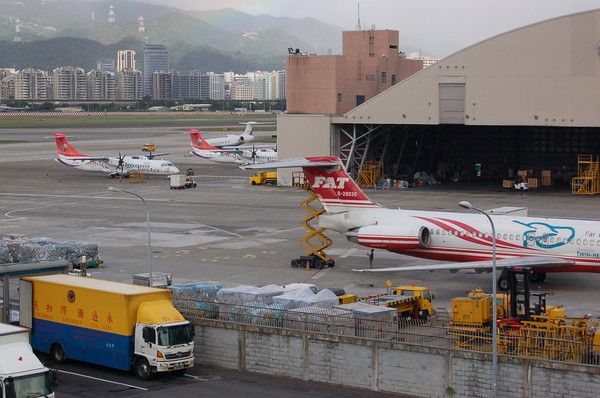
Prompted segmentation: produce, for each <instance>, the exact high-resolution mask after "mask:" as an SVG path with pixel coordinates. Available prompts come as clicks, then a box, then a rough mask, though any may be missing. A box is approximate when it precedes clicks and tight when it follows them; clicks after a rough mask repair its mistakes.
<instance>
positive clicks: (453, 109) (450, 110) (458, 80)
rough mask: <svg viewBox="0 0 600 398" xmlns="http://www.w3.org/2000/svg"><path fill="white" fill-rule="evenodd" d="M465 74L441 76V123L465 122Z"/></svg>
mask: <svg viewBox="0 0 600 398" xmlns="http://www.w3.org/2000/svg"><path fill="white" fill-rule="evenodd" d="M465 82H466V78H465V76H440V77H439V81H438V83H439V87H440V124H464V123H465Z"/></svg>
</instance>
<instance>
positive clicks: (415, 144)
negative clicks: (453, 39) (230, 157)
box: [277, 9, 600, 185]
mask: <svg viewBox="0 0 600 398" xmlns="http://www.w3.org/2000/svg"><path fill="white" fill-rule="evenodd" d="M358 69H359V73H360V64H359V65H358ZM370 73H372V74H373V75H375V76H378V74H377V71H371V72H370ZM289 74H290V72H289V71H288V75H289ZM291 78H293V76H289V77H288V79H291ZM314 95H315V96H316V95H322V94H321V93H319V92H318V91H315V94H314ZM277 125H278V154H279V156H278V157H279V159H287V158H293V157H304V156H329V155H333V156H339V157H340V158H341V159H342V161H343V162H344V164H345V165H346V168H347V170H348V171H349V172H351V174H352V175H353V176H354V177H355V178H356V176H357V174H358V170H360V169H361V166H362V165H363V164H364V162H365V161H368V160H376V161H383V162H384V167H385V173H386V175H388V176H390V177H394V178H395V177H396V176H399V175H403V174H404V175H408V176H410V177H412V174H411V173H413V172H414V171H426V172H428V173H438V174H445V175H446V176H448V173H449V172H451V171H452V169H457V168H472V167H474V165H475V164H477V163H480V164H481V175H482V177H481V178H498V179H502V178H509V177H510V176H511V174H512V173H516V170H552V171H553V172H554V173H555V176H557V177H558V178H559V179H560V178H562V182H563V183H565V184H568V182H570V178H571V177H573V176H575V175H576V174H577V167H578V155H579V154H592V155H597V154H598V153H600V9H598V10H591V11H586V12H581V13H577V14H571V15H566V16H562V17H558V18H554V19H551V20H547V21H543V22H540V23H536V24H532V25H528V26H525V27H522V28H518V29H515V30H512V31H509V32H506V33H503V34H500V35H498V36H495V37H492V38H490V39H487V40H484V41H482V42H479V43H477V44H475V45H473V46H470V47H468V48H465V49H463V50H461V51H459V52H457V53H455V54H453V55H451V56H449V57H447V58H445V59H442V60H440V61H439V62H438V63H436V64H434V65H432V66H430V67H428V68H426V69H423V70H421V71H419V72H417V73H416V74H414V75H412V76H410V77H408V78H406V79H404V80H402V81H400V82H398V83H397V84H396V85H394V86H392V87H391V88H389V89H387V90H385V91H383V92H381V93H380V94H378V95H376V96H374V97H373V98H371V99H368V100H367V101H366V102H364V103H362V104H361V105H359V106H357V107H356V108H354V109H351V110H350V111H348V112H346V113H344V114H341V115H331V114H328V115H325V114H282V115H279V116H278V119H277ZM279 171H280V173H279V176H280V177H279V183H280V184H282V185H290V184H291V182H292V171H293V170H292V169H280V170H279ZM560 182H561V181H557V183H560Z"/></svg>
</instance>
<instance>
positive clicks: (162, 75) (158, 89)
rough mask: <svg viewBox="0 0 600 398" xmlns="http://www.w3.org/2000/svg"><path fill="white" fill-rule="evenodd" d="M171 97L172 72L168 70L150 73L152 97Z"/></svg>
mask: <svg viewBox="0 0 600 398" xmlns="http://www.w3.org/2000/svg"><path fill="white" fill-rule="evenodd" d="M172 98H173V74H172V73H170V72H154V73H153V74H152V99H155V100H157V99H172Z"/></svg>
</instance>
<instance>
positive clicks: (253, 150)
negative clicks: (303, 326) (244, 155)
mask: <svg viewBox="0 0 600 398" xmlns="http://www.w3.org/2000/svg"><path fill="white" fill-rule="evenodd" d="M257 152H258V150H257V149H256V148H254V145H252V156H250V159H252V163H255V162H256V153H257Z"/></svg>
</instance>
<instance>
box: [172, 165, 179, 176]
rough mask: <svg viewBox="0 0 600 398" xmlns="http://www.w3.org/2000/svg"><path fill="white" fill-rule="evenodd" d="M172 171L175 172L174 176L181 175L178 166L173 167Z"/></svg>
mask: <svg viewBox="0 0 600 398" xmlns="http://www.w3.org/2000/svg"><path fill="white" fill-rule="evenodd" d="M171 171H172V172H173V174H177V173H179V169H178V168H177V167H176V166H173V167H172V168H171Z"/></svg>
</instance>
